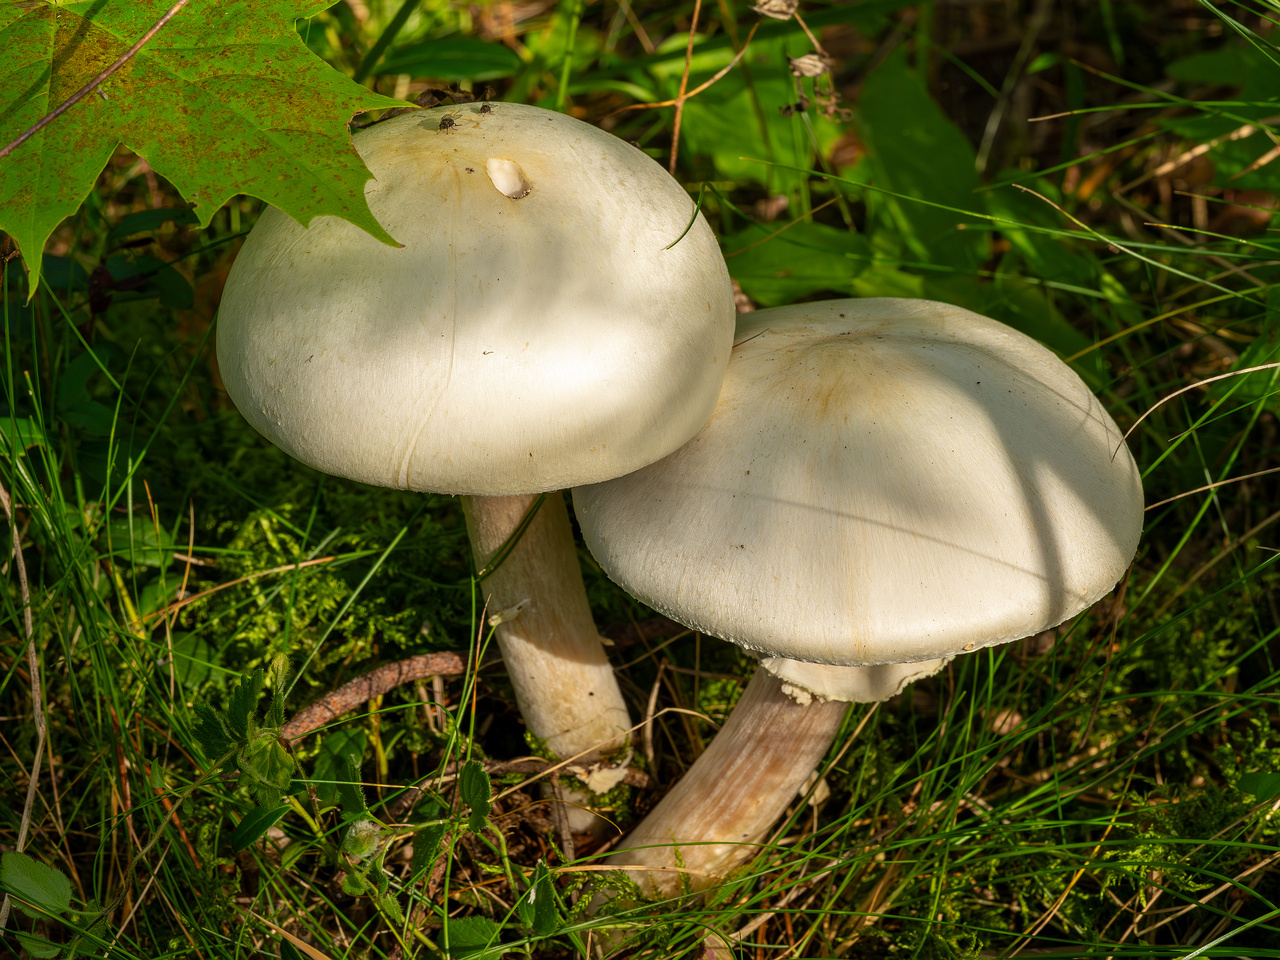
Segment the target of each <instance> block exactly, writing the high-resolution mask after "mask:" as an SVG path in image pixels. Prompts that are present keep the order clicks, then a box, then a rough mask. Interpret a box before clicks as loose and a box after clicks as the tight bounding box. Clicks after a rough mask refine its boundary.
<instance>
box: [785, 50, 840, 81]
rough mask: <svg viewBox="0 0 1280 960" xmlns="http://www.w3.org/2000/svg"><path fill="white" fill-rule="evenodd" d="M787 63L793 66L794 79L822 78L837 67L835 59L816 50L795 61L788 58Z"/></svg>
mask: <svg viewBox="0 0 1280 960" xmlns="http://www.w3.org/2000/svg"><path fill="white" fill-rule="evenodd" d="M787 62H788V63H790V64H791V75H792V76H793V77H820V76H822V75H823V74H824V73H826V72H827V71H829V70H830V69H831V68H832V67H834V66H835V65H836V62H835V60H834V59H833V58H831V57H828V56H827V55H826V54H823V53H818V52H817V51H816V50H815V51H814V52H813V53H806V54H805V55H804V56H803V57H796V58H794V59H792V58H790V57H788V58H787Z"/></svg>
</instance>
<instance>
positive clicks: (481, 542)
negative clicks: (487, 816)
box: [462, 492, 631, 760]
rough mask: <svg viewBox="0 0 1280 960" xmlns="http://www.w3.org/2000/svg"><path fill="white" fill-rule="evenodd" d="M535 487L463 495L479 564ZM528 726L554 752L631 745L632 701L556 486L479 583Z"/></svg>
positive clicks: (591, 752) (603, 752)
mask: <svg viewBox="0 0 1280 960" xmlns="http://www.w3.org/2000/svg"><path fill="white" fill-rule="evenodd" d="M536 499H537V495H536V494H535V495H528V496H512V497H464V498H462V508H463V511H464V513H465V514H466V517H467V533H468V535H469V536H470V538H471V549H472V552H473V553H474V555H475V561H476V567H477V569H482V568H483V567H484V565H485V564H487V563H488V562H489V561H490V560H491V559H492V558H493V556H494V554H496V553H497V552H498V550H499V548H501V546H502V545H503V543H504V542H506V540H507V538H508V537H509V536H510V535H511V534H512V532H513V531H514V530H515V529H516V528H517V527H518V526H519V524H520V521H521V520H522V519H523V518H524V516H525V513H526V512H527V511H528V509H529V507H530V506H531V505H532V504H533V502H534V500H536ZM480 588H481V591H482V593H483V594H484V595H485V597H486V598H487V601H488V614H489V617H490V620H491V622H492V620H493V619H494V618H499V622H498V625H497V639H498V646H499V647H500V648H501V649H502V658H503V660H504V661H505V662H506V665H507V673H508V674H509V675H510V677H511V684H512V686H513V687H514V688H515V693H516V702H517V703H518V704H519V707H520V713H521V714H522V715H523V716H524V720H525V724H526V725H527V727H528V729H529V731H530V732H531V733H532V734H533V735H534V736H535V737H537V738H538V739H539V740H543V741H545V742H546V745H547V748H548V749H549V750H550V751H551V752H552V753H553V754H555V755H556V756H557V757H562V758H567V757H574V756H578V755H580V754H584V753H585V754H587V756H586V757H585V759H588V760H589V759H591V758H592V757H593V756H600V757H605V756H609V755H610V754H615V753H618V752H620V751H621V750H622V749H624V748H625V747H626V745H627V737H626V733H627V730H628V728H629V727H630V726H631V721H630V716H629V714H628V712H627V705H626V702H625V701H624V700H623V699H622V691H621V690H620V689H619V688H618V681H617V678H616V677H614V674H613V668H612V667H611V666H610V665H609V661H608V659H607V658H606V656H605V652H604V646H603V644H602V643H601V640H600V635H599V633H597V632H596V626H595V622H594V621H593V620H592V618H591V610H590V607H589V606H588V605H587V593H586V588H585V587H584V586H583V582H582V569H581V568H580V567H579V566H578V553H577V549H576V548H575V546H574V542H573V532H572V530H571V529H570V527H569V513H568V510H567V509H566V508H565V504H564V497H563V496H562V495H561V494H560V493H559V492H554V493H551V494H550V495H548V497H547V499H546V501H545V502H544V503H543V504H542V507H541V508H540V509H539V510H538V512H537V514H536V515H535V516H534V518H533V520H532V521H531V522H530V523H529V525H528V527H527V528H526V529H525V531H524V533H523V534H522V535H521V536H520V539H519V540H518V542H517V543H516V544H515V546H514V547H513V548H512V550H511V552H510V553H509V554H508V555H507V557H506V559H505V560H504V561H503V562H502V564H501V565H500V566H499V567H498V568H497V569H496V570H494V571H493V572H492V573H491V574H489V575H488V576H487V577H485V579H484V580H483V581H481V585H480Z"/></svg>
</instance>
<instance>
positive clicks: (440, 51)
mask: <svg viewBox="0 0 1280 960" xmlns="http://www.w3.org/2000/svg"><path fill="white" fill-rule="evenodd" d="M521 66H522V64H521V62H520V58H519V57H518V56H517V55H516V54H515V52H514V51H513V50H512V49H511V48H510V47H505V46H503V45H502V44H500V43H486V42H485V41H484V40H481V39H479V38H478V37H446V38H444V39H440V40H422V41H420V42H418V43H414V44H406V45H405V46H403V47H398V48H396V49H394V50H392V51H391V53H390V54H389V55H388V56H387V58H386V59H385V60H383V61H382V64H381V65H380V66H379V67H378V73H380V74H396V73H408V74H411V75H413V76H415V77H433V78H436V79H439V80H496V79H497V78H498V77H510V76H512V75H513V74H515V73H517V72H518V71H519V70H520V67H521Z"/></svg>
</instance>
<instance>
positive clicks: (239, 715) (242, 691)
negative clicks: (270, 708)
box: [227, 667, 266, 740]
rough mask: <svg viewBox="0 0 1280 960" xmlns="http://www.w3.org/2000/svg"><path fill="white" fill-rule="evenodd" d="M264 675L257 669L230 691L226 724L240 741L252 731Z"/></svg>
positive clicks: (260, 669) (264, 679) (264, 678)
mask: <svg viewBox="0 0 1280 960" xmlns="http://www.w3.org/2000/svg"><path fill="white" fill-rule="evenodd" d="M265 681H266V675H265V674H264V673H263V672H262V668H261V667H259V668H258V669H257V670H255V671H253V673H251V674H250V675H249V676H247V677H242V678H241V679H240V682H239V683H237V684H236V685H235V687H234V688H232V690H231V696H230V698H229V699H228V700H227V723H228V725H229V726H230V728H231V732H232V733H233V734H235V735H236V737H238V738H239V739H241V740H247V739H248V738H249V734H250V732H251V730H252V729H253V717H254V714H255V713H257V712H258V697H259V696H260V695H261V693H262V685H263V683H264V682H265Z"/></svg>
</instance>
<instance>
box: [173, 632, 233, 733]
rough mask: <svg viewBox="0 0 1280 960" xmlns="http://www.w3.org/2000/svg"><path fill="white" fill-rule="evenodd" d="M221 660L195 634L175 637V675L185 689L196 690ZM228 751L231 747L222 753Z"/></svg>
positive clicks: (215, 652)
mask: <svg viewBox="0 0 1280 960" xmlns="http://www.w3.org/2000/svg"><path fill="white" fill-rule="evenodd" d="M221 659H222V658H221V656H220V655H219V653H218V651H217V650H215V649H213V647H211V646H209V644H207V643H206V642H205V641H204V640H202V639H201V638H200V637H198V636H196V635H195V634H194V633H181V632H180V633H175V634H174V635H173V675H174V677H175V678H177V681H178V682H179V683H180V684H182V685H183V686H184V687H191V688H195V687H198V686H200V684H202V683H204V682H205V681H206V680H208V679H209V675H210V674H211V673H212V672H213V668H214V667H215V666H216V665H217V664H218V663H219V662H220V661H221ZM228 749H230V746H229V745H228V747H226V748H225V749H224V750H223V751H222V753H226V751H227V750H228ZM222 753H219V754H218V756H222Z"/></svg>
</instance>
